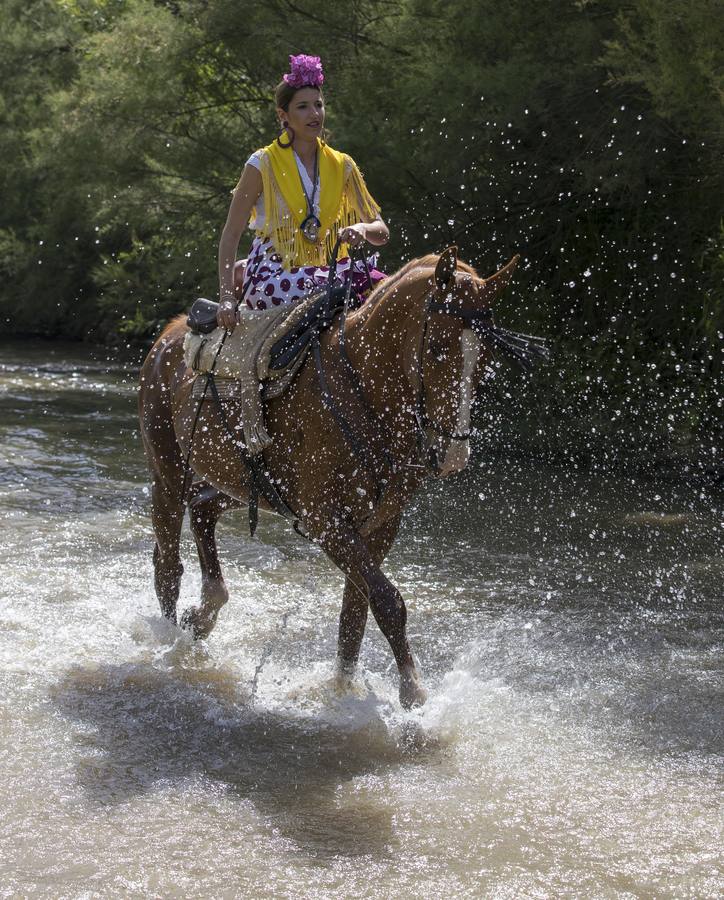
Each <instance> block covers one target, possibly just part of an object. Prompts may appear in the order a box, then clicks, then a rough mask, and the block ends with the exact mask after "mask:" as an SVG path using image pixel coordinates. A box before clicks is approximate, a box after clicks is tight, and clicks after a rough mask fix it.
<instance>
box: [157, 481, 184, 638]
mask: <svg viewBox="0 0 724 900" xmlns="http://www.w3.org/2000/svg"><path fill="white" fill-rule="evenodd" d="M152 491H153V492H152V499H153V509H152V512H151V520H152V523H153V531H154V534H155V536H156V544H155V546H154V548H153V571H154V583H155V586H156V596H157V597H158V602H159V604H160V606H161V612H162V613H163V615H164V616H165V617H166V618H167V619H170V620H171V621H172V622H173V623H174V624H176V603H177V601H178V595H179V591H180V589H181V576H182V575H183V571H184V568H183V566H182V565H181V556H180V553H179V542H180V539H181V523H182V522H183V515H184V505H183V501H182V499H181V491H180V489H179V490H169V486H168V485H165V484H163V482H162V481H161V479H160V478H159V477H158V476H156V477H154V479H153V489H152Z"/></svg>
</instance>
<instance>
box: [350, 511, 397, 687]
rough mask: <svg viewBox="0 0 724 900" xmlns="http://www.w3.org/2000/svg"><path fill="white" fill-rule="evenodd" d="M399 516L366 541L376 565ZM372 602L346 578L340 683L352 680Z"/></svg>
mask: <svg viewBox="0 0 724 900" xmlns="http://www.w3.org/2000/svg"><path fill="white" fill-rule="evenodd" d="M400 518H401V517H400V516H396V517H395V518H393V519H391V520H390V521H389V522H386V523H385V524H384V525H381V526H380V527H379V528H378V529H376V530H375V531H373V532H372V533H371V534H370V535H368V536H367V537H366V538H365V542H366V544H367V549H368V550H369V552H370V556H371V557H372V559H373V560H374V561H375V562H376V563H377V565H378V566H380V565H382V561H383V560H384V558H385V557H386V556H387V554H388V552H389V550H390V547H391V546H392V542H393V541H394V539H395V537H396V536H397V532H398V530H399V527H400ZM368 609H369V599H368V596H367V591H366V590H360V589H359V587H358V586H357V585H356V584H355V582H354V581H353V580H352V579H351V578H350V577H349V576H347V578H346V579H345V583H344V595H343V597H342V611H341V613H340V615H339V635H338V639H337V672H338V675H339V677H340V679H341V680H343V681H345V680H348V679H350V678H351V677H352V675H353V674H354V671H355V669H356V667H357V660H358V659H359V652H360V647H361V646H362V638H363V637H364V633H365V626H366V624H367V610H368Z"/></svg>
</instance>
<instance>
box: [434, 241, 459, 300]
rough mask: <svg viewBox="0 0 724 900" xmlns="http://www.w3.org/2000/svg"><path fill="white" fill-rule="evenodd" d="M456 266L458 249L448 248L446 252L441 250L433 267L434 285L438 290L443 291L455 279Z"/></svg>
mask: <svg viewBox="0 0 724 900" xmlns="http://www.w3.org/2000/svg"><path fill="white" fill-rule="evenodd" d="M457 265H458V248H457V247H448V248H447V250H443V251H442V253H441V254H440V259H439V260H438V261H437V266H436V267H435V284H436V285H437V286H438V288H439V289H440V290H444V289H445V288H446V287H447V286H448V285H449V284H450V282H451V281H452V280H453V278H455V270H456V269H457Z"/></svg>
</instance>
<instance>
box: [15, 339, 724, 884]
mask: <svg viewBox="0 0 724 900" xmlns="http://www.w3.org/2000/svg"><path fill="white" fill-rule="evenodd" d="M134 402H135V384H134V376H133V373H132V371H131V370H130V369H128V368H126V367H124V366H123V365H120V364H115V363H111V364H109V363H108V362H107V361H106V360H104V359H103V358H94V357H93V356H92V354H90V353H88V352H86V351H79V350H78V349H77V348H74V347H57V346H56V345H42V344H39V345H34V346H31V347H30V348H29V349H28V348H24V349H23V350H22V351H21V350H20V349H19V348H18V347H17V345H8V344H6V345H2V346H0V440H1V451H0V483H1V485H2V488H1V491H2V492H1V493H0V517H1V519H2V541H1V543H0V547H1V549H0V573H1V577H0V591H1V592H2V599H1V600H0V603H1V605H0V622H1V623H2V634H3V640H2V642H0V683H1V685H2V694H3V703H2V706H0V754H1V761H2V772H3V776H4V777H3V778H2V780H0V892H1V893H2V896H47V897H95V896H103V897H105V896H108V897H111V896H124V897H136V896H137V897H141V896H143V897H146V896H153V897H156V896H158V897H170V896H183V897H211V896H213V897H236V896H252V897H340V896H344V897H346V896H349V897H375V898H377V897H379V898H383V897H389V896H402V897H440V896H456V897H457V896H460V897H496V898H519V897H561V896H565V897H569V896H570V897H651V896H661V897H666V896H671V897H697V898H698V897H716V896H721V894H722V892H724V873H723V871H722V858H721V846H722V824H723V822H722V803H721V799H722V796H721V790H722V750H723V743H724V742H723V741H722V706H721V701H722V680H723V678H722V657H723V655H724V654H723V652H722V648H723V645H724V641H723V637H724V631H723V628H722V625H723V621H722V613H721V594H722V589H721V585H722V583H723V582H724V578H723V577H722V576H723V575H724V571H723V570H724V566H723V565H722V557H721V549H722V517H721V510H720V509H717V498H716V496H715V495H714V494H712V493H711V492H710V489H709V488H707V487H706V486H704V485H693V486H692V485H678V486H677V485H670V484H655V483H650V482H648V483H638V482H635V481H631V480H625V479H620V478H619V479H602V478H597V477H592V476H591V475H582V474H577V473H576V472H575V471H567V472H561V471H551V470H545V469H542V468H531V467H530V466H526V465H520V464H518V465H516V464H513V463H510V462H506V461H505V460H501V459H500V458H497V459H495V460H491V459H487V460H486V458H485V453H484V444H485V440H484V438H479V440H478V448H477V450H476V451H475V452H474V455H473V463H472V465H471V467H470V469H469V470H468V471H467V472H466V473H464V474H463V475H461V476H459V477H457V478H456V479H455V480H453V481H451V482H449V483H447V484H444V485H443V484H435V485H431V487H430V489H429V490H428V491H427V492H426V493H424V494H423V495H422V496H420V498H419V499H418V501H417V502H416V504H415V506H414V508H412V509H411V510H410V513H409V516H408V517H407V520H406V522H405V525H404V528H403V531H402V534H401V536H400V538H399V540H398V543H397V545H396V547H395V549H394V551H393V553H392V555H391V557H390V559H389V563H388V567H387V568H388V571H389V573H390V574H391V576H392V577H393V579H394V580H395V581H396V583H397V584H398V585H399V586H400V587H401V589H402V590H403V592H404V594H405V596H406V598H407V599H408V603H409V610H410V623H411V633H412V635H413V640H414V644H415V647H416V650H417V653H418V655H419V658H420V661H421V663H422V668H423V670H424V673H425V676H426V680H427V683H428V686H429V688H430V689H431V699H430V701H429V703H428V705H427V706H426V707H425V709H424V710H423V711H422V712H418V713H415V714H405V713H403V712H402V711H401V709H400V708H399V705H398V703H397V699H396V693H397V680H396V675H395V672H394V671H393V668H394V667H393V665H392V660H391V654H390V652H389V650H388V648H387V646H386V645H385V644H384V641H383V640H382V639H381V637H380V635H379V634H378V633H377V631H376V628H375V627H374V625H372V627H371V628H370V629H369V632H368V635H367V637H366V639H365V646H364V656H363V666H362V669H361V671H360V674H359V678H358V680H357V683H356V685H355V688H354V690H353V691H352V692H351V693H349V694H346V695H339V694H337V693H335V690H334V688H333V686H332V684H331V678H330V676H331V672H332V665H331V663H332V659H333V656H334V645H335V630H336V616H337V613H338V610H339V602H340V589H341V583H342V582H341V577H340V576H339V575H338V574H337V573H336V571H335V570H334V569H333V568H332V567H331V565H330V564H329V563H328V562H327V561H326V559H325V558H324V557H323V556H322V555H321V554H320V553H319V552H318V551H317V550H316V549H315V548H314V547H313V546H310V545H308V544H306V543H304V542H303V541H301V540H300V539H299V538H297V537H296V536H295V535H294V534H293V533H291V532H290V530H289V529H288V528H287V527H286V526H285V525H284V524H283V523H282V522H281V521H279V520H277V519H274V518H272V517H268V518H267V517H265V518H263V519H262V522H261V524H260V528H259V532H258V537H257V538H256V539H254V540H250V539H249V538H248V537H247V536H246V534H245V528H244V519H243V516H242V515H241V514H237V515H236V516H230V517H229V518H228V519H227V520H226V521H225V522H224V523H223V524H222V526H221V528H220V532H221V546H222V553H223V558H224V562H225V567H226V572H227V576H228V583H229V587H230V590H231V594H232V600H231V602H230V603H229V604H228V606H227V607H226V608H225V609H224V611H223V612H222V614H221V616H220V620H219V624H218V626H217V628H216V631H215V632H214V633H213V635H212V636H211V638H210V639H209V640H208V641H207V642H205V643H200V644H198V645H193V644H192V643H191V642H190V641H189V640H188V638H187V636H186V635H185V634H183V633H181V632H180V631H178V630H176V629H175V628H173V627H171V626H169V625H168V624H165V623H164V622H162V621H161V620H160V618H159V613H158V609H157V604H156V600H155V597H154V594H153V590H152V583H151V564H150V549H151V536H150V528H149V519H148V495H147V491H146V486H145V485H146V475H145V468H144V462H143V459H142V457H141V453H140V449H139V444H138V437H137V433H136V424H135V420H134ZM184 559H185V562H186V575H185V576H184V584H183V590H182V603H183V604H184V605H186V604H188V603H190V602H192V601H194V600H195V599H196V597H197V594H198V589H199V576H198V570H197V567H196V564H195V559H194V553H193V550H192V547H191V545H190V542H189V539H188V537H186V538H185V544H184Z"/></svg>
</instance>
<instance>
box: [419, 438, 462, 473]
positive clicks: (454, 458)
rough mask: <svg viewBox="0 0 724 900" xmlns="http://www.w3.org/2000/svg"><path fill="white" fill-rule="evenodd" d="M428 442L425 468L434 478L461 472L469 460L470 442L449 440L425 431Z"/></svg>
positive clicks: (455, 439)
mask: <svg viewBox="0 0 724 900" xmlns="http://www.w3.org/2000/svg"><path fill="white" fill-rule="evenodd" d="M426 436H427V440H428V450H427V459H426V463H427V468H428V471H429V472H430V474H431V475H434V476H435V477H436V478H447V477H448V476H449V475H454V474H455V473H456V472H462V470H463V469H464V468H465V466H467V464H468V460H469V459H470V441H469V440H468V439H467V438H466V439H461V438H453V439H451V440H448V439H446V438H445V437H442V436H441V435H438V434H435V433H434V432H433V431H432V430H427V431H426Z"/></svg>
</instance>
